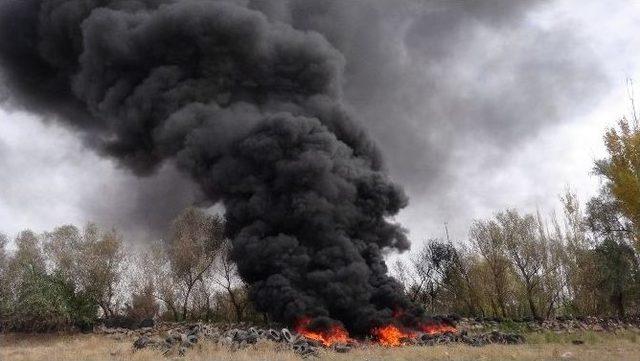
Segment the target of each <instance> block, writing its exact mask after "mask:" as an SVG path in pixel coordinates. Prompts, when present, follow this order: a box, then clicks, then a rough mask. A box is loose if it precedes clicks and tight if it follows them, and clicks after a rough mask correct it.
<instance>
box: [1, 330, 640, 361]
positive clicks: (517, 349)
mask: <svg viewBox="0 0 640 361" xmlns="http://www.w3.org/2000/svg"><path fill="white" fill-rule="evenodd" d="M578 339H579V340H583V341H584V342H585V343H584V344H583V345H573V344H572V343H571V341H572V340H578ZM0 340H1V346H0V360H2V361H40V360H42V361H45V360H53V361H79V360H91V361H107V360H109V361H111V360H114V361H121V360H122V361H124V360H127V361H129V360H130V361H151V360H154V361H155V360H162V359H173V358H174V357H168V358H165V357H162V356H160V354H159V353H158V352H157V351H153V350H143V351H138V352H133V351H132V349H131V340H115V339H112V338H108V337H105V336H99V335H73V336H70V335H64V336H53V335H47V336H22V335H3V336H0ZM527 340H528V341H527V343H526V344H524V345H488V346H485V347H470V346H466V345H459V344H455V345H447V346H435V347H403V348H384V347H378V346H369V347H362V348H358V349H356V350H353V351H351V352H350V353H347V354H338V353H335V352H332V351H322V353H321V356H320V359H321V360H330V361H351V360H366V361H377V360H380V361H382V360H406V361H414V360H416V361H417V360H420V361H430V360H433V361H435V360H438V361H440V360H452V361H466V360H483V361H493V360H495V361H498V360H500V361H503V360H517V361H534V360H536V361H541V360H584V361H602V360H605V359H606V360H624V361H638V360H640V334H638V333H637V332H629V331H625V332H620V333H617V334H612V333H602V332H600V333H595V332H582V333H580V332H579V333H571V334H561V335H558V334H555V333H552V332H545V333H537V334H529V335H527ZM277 347H278V346H277V345H274V344H271V343H263V344H258V345H256V346H254V347H250V348H247V349H245V350H241V351H233V352H232V351H229V350H226V349H224V348H220V347H218V346H216V345H213V344H207V343H206V342H205V343H203V344H201V345H199V346H198V347H197V348H195V349H193V350H190V351H189V352H188V353H187V356H186V357H180V358H178V357H175V359H180V360H185V361H191V360H193V361H210V360H211V361H213V360H230V361H250V360H251V361H253V360H256V361H258V360H259V361H298V360H300V359H301V358H300V357H299V356H297V355H295V354H293V353H292V352H291V351H288V350H279V349H278V348H277Z"/></svg>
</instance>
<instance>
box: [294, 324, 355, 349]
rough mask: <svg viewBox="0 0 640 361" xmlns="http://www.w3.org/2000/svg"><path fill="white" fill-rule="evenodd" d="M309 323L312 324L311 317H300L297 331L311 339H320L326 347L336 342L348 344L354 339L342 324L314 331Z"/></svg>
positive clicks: (296, 327)
mask: <svg viewBox="0 0 640 361" xmlns="http://www.w3.org/2000/svg"><path fill="white" fill-rule="evenodd" d="M309 324H311V318H309V317H304V318H302V319H300V321H298V323H297V324H296V326H295V330H296V332H297V333H299V334H300V335H302V336H304V337H306V338H308V339H310V340H314V341H318V342H320V343H322V344H323V345H324V346H326V347H329V346H331V345H333V344H335V343H342V344H346V343H349V342H352V341H353V340H352V339H351V338H349V332H347V330H345V329H344V328H343V327H342V326H340V325H332V326H331V328H329V329H328V330H322V331H314V330H310V329H309Z"/></svg>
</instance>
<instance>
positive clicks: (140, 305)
mask: <svg viewBox="0 0 640 361" xmlns="http://www.w3.org/2000/svg"><path fill="white" fill-rule="evenodd" d="M604 139H605V144H606V148H607V150H608V155H607V157H606V158H604V159H602V160H598V161H596V162H595V167H594V172H595V173H596V174H597V175H598V176H600V177H601V178H602V180H603V181H602V187H601V189H600V191H599V193H598V194H597V196H595V197H593V198H592V199H590V200H589V201H588V202H587V203H586V205H582V204H581V203H580V202H579V201H578V199H577V197H576V196H575V195H574V194H573V193H572V192H570V191H567V192H566V193H565V194H564V195H562V196H561V203H562V205H563V211H562V213H561V215H560V216H556V215H552V216H551V217H546V218H545V217H542V216H541V215H540V213H535V214H529V213H522V212H519V211H517V210H515V209H508V210H504V211H500V212H497V213H496V214H495V215H494V216H493V217H490V218H486V219H478V220H475V221H474V222H473V223H472V225H471V227H470V229H469V237H468V240H464V241H459V242H455V243H454V242H452V241H451V240H449V239H444V240H443V239H430V240H428V241H427V242H425V243H424V245H423V246H422V247H420V249H419V250H417V251H416V252H414V254H413V255H412V256H411V257H409V259H408V260H404V261H403V260H400V261H397V262H395V263H394V264H393V265H392V270H393V273H394V274H395V276H396V277H397V278H398V280H399V281H400V282H401V283H402V284H403V285H404V286H405V291H406V292H407V294H408V296H409V297H410V298H411V299H412V300H413V301H414V302H417V303H419V304H421V305H423V306H424V307H425V309H426V310H427V311H428V312H430V313H431V314H458V315H460V316H471V317H485V318H487V317H493V318H501V319H545V318H550V317H557V316H607V317H608V316H613V317H628V316H638V310H639V309H640V237H639V236H640V130H639V129H638V126H637V122H629V121H627V120H626V119H623V120H621V121H620V122H619V124H618V126H617V127H615V128H611V129H609V130H608V131H607V132H606V134H605V137H604ZM169 228H170V229H169V231H168V233H167V237H165V239H163V240H159V241H157V242H155V243H152V244H146V243H145V244H136V243H133V242H124V240H123V237H122V235H121V234H119V233H118V231H117V230H115V229H102V228H100V227H98V226H97V225H95V224H89V225H87V226H85V227H84V228H83V229H80V228H78V227H76V226H72V225H66V226H61V227H58V228H55V229H54V230H52V231H50V232H44V233H42V234H36V233H34V232H32V231H29V230H25V231H23V232H20V233H19V234H18V235H17V236H16V237H15V239H14V240H13V242H12V247H9V239H8V238H7V237H6V236H3V235H0V329H1V330H4V331H7V330H8V331H54V330H69V329H80V330H90V329H91V328H92V327H93V326H94V325H95V324H96V323H97V322H105V323H107V324H108V325H112V326H127V327H133V326H137V325H140V324H142V323H144V322H145V321H148V320H150V319H155V320H158V319H162V320H168V321H186V320H202V321H213V322H215V321H224V322H237V321H243V320H247V321H248V320H250V321H253V322H256V321H262V320H267V317H266V316H265V315H261V314H258V313H257V312H256V311H255V310H254V309H253V307H252V305H251V303H250V302H249V298H248V289H247V286H246V285H245V284H244V283H243V282H242V280H241V279H240V278H239V276H238V273H237V269H236V265H235V264H234V263H233V261H232V259H231V247H230V243H229V240H228V239H227V238H225V233H224V219H222V218H221V217H219V216H216V215H210V214H207V213H205V212H203V211H202V210H199V209H195V208H189V209H186V210H185V211H184V212H183V213H182V214H180V215H179V216H178V217H177V218H176V219H175V220H174V221H173V222H172V224H171V225H170V227H169ZM9 248H11V250H9Z"/></svg>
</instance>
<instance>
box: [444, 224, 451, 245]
mask: <svg viewBox="0 0 640 361" xmlns="http://www.w3.org/2000/svg"><path fill="white" fill-rule="evenodd" d="M444 234H445V235H446V237H447V243H451V239H450V238H449V227H448V226H447V221H445V222H444Z"/></svg>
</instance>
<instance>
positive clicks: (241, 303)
mask: <svg viewBox="0 0 640 361" xmlns="http://www.w3.org/2000/svg"><path fill="white" fill-rule="evenodd" d="M212 273H213V276H212V277H213V281H214V282H215V283H216V284H217V285H219V286H220V287H222V288H223V289H224V291H225V292H226V293H227V296H228V297H229V302H230V303H231V306H232V307H233V310H234V313H235V316H236V321H241V320H242V318H243V314H244V311H245V309H246V307H247V304H248V303H247V298H246V295H245V294H244V284H243V282H242V280H241V279H240V276H239V275H238V269H237V266H236V264H235V263H234V262H233V260H232V259H231V242H229V241H228V240H226V241H225V242H224V243H223V245H222V247H221V250H220V253H219V254H218V257H217V259H216V263H215V266H214V269H213V272H212Z"/></svg>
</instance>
